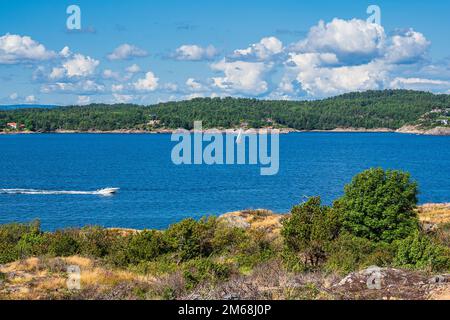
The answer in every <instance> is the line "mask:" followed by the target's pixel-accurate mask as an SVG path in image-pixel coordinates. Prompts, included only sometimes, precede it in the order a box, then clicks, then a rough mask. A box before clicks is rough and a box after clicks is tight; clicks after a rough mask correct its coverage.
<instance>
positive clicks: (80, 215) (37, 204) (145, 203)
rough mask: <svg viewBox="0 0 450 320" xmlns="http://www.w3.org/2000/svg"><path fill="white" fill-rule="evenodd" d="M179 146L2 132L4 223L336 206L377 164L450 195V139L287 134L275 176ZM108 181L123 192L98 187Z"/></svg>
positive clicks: (127, 222) (433, 194)
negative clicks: (183, 160) (188, 157)
mask: <svg viewBox="0 0 450 320" xmlns="http://www.w3.org/2000/svg"><path fill="white" fill-rule="evenodd" d="M174 145H175V142H171V140H170V135H126V134H124V135H120V134H111V135H109V134H104V135H95V134H73V135H72V134H67V135H65V134H60V135H58V134H39V135H2V136H0V150H1V153H0V189H1V190H3V192H2V191H0V224H1V223H9V222H26V221H30V220H33V219H40V220H41V223H42V226H43V228H44V229H46V230H55V229H58V228H65V227H80V226H85V225H100V226H105V227H124V228H138V229H143V228H148V229H150V228H157V229H162V228H166V227H167V226H168V225H170V224H172V223H174V222H178V221H180V220H181V219H184V218H187V217H194V218H199V217H202V216H205V215H217V214H222V213H225V212H229V211H234V210H241V209H250V208H267V209H270V210H273V211H275V212H280V213H284V212H288V211H289V210H290V208H291V207H292V206H293V205H295V204H298V203H299V202H301V201H303V200H304V199H305V198H306V197H308V196H315V195H320V196H321V197H322V199H323V201H324V202H325V203H327V204H331V203H332V201H333V200H334V199H336V198H338V197H339V196H341V195H342V193H343V188H344V185H345V184H346V183H348V182H349V181H350V180H351V178H352V177H353V176H354V175H355V174H357V173H359V172H360V171H363V170H365V169H368V168H370V167H383V168H385V169H401V170H406V171H409V172H410V173H411V174H412V177H413V178H414V179H415V180H417V181H418V183H419V186H420V202H421V203H428V202H450V137H433V136H415V135H404V134H395V133H293V134H288V135H282V136H280V170H279V173H278V174H277V175H275V176H261V175H260V167H259V166H251V165H219V166H207V165H197V166H194V165H192V166H176V165H174V164H173V163H172V161H171V151H172V148H173V146H174ZM106 187H117V188H120V192H119V193H118V194H117V195H115V196H112V197H103V196H99V195H98V194H95V191H96V190H98V189H102V188H106ZM13 189H25V190H35V191H36V193H37V194H33V192H28V193H27V194H21V192H11V190H13ZM6 190H9V191H10V192H6ZM47 191H50V192H47ZM80 191H81V193H80ZM71 193H72V194H71Z"/></svg>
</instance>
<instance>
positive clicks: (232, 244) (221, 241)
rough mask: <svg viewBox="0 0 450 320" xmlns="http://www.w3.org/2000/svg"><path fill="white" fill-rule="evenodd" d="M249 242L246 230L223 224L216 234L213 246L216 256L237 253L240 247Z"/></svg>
mask: <svg viewBox="0 0 450 320" xmlns="http://www.w3.org/2000/svg"><path fill="white" fill-rule="evenodd" d="M248 241H249V237H248V233H247V232H246V230H244V229H242V228H233V227H230V226H228V225H227V224H225V223H221V224H219V225H218V226H217V228H216V230H215V232H214V236H213V238H212V240H211V245H212V248H213V253H215V254H220V253H235V252H236V251H237V250H238V247H239V246H240V245H242V244H243V243H247V242H248Z"/></svg>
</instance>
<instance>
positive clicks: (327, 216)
mask: <svg viewBox="0 0 450 320" xmlns="http://www.w3.org/2000/svg"><path fill="white" fill-rule="evenodd" d="M291 214H292V215H291V217H290V219H287V220H285V222H284V223H283V229H282V231H281V234H282V235H283V239H284V243H285V246H286V248H287V249H288V250H289V251H291V252H295V253H301V254H302V255H303V256H304V264H305V265H312V266H317V265H318V264H319V263H321V262H323V260H324V259H325V257H326V251H327V247H328V246H329V245H330V243H331V242H332V241H333V240H334V239H335V238H336V237H337V236H338V234H339V229H340V223H339V218H338V216H337V215H336V213H335V211H333V210H332V209H331V208H329V207H326V206H322V205H321V200H320V197H314V198H311V199H309V200H308V201H307V202H306V203H304V204H302V205H299V206H295V207H294V208H293V209H292V211H291Z"/></svg>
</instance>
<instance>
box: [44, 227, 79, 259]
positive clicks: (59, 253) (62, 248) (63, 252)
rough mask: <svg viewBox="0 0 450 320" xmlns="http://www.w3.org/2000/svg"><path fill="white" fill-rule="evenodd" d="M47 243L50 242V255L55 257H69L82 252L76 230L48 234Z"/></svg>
mask: <svg viewBox="0 0 450 320" xmlns="http://www.w3.org/2000/svg"><path fill="white" fill-rule="evenodd" d="M46 241H48V254H49V255H51V256H54V257H69V256H73V255H76V254H78V253H79V252H80V251H79V249H80V245H79V242H78V233H77V231H76V230H64V231H56V232H54V233H51V234H48V235H47V239H46Z"/></svg>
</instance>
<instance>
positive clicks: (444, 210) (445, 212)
mask: <svg viewBox="0 0 450 320" xmlns="http://www.w3.org/2000/svg"><path fill="white" fill-rule="evenodd" d="M418 214H419V218H420V220H421V221H422V222H427V223H434V224H441V223H448V222H450V203H439V204H434V203H432V204H425V205H423V206H420V207H419V208H418Z"/></svg>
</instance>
